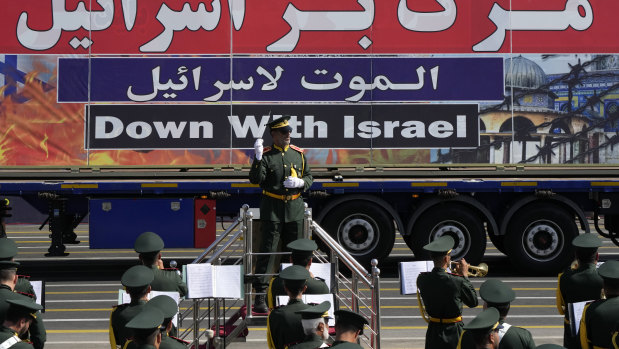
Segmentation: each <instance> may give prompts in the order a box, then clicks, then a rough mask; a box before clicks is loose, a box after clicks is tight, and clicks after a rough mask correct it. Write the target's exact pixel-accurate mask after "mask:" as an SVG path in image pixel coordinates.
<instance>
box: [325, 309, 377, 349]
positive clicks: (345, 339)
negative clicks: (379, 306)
mask: <svg viewBox="0 0 619 349" xmlns="http://www.w3.org/2000/svg"><path fill="white" fill-rule="evenodd" d="M334 313H335V341H334V342H333V345H332V347H336V348H338V349H360V348H362V347H361V346H360V345H359V337H360V336H361V335H363V327H364V326H365V325H369V322H368V320H367V319H366V318H365V317H363V316H361V315H359V314H357V313H353V312H352V311H350V310H345V309H340V310H336V311H335V312H334Z"/></svg>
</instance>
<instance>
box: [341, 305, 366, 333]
mask: <svg viewBox="0 0 619 349" xmlns="http://www.w3.org/2000/svg"><path fill="white" fill-rule="evenodd" d="M334 314H335V324H336V325H337V324H338V323H344V324H350V325H352V326H354V327H356V328H357V329H359V330H361V331H363V326H364V325H369V324H370V323H369V322H368V320H367V319H366V318H365V317H363V316H361V315H359V314H357V313H353V312H352V311H350V310H342V309H340V310H336V311H334Z"/></svg>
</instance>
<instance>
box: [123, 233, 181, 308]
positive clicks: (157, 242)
mask: <svg viewBox="0 0 619 349" xmlns="http://www.w3.org/2000/svg"><path fill="white" fill-rule="evenodd" d="M133 247H134V249H135V252H137V253H139V254H140V256H139V258H140V263H141V264H143V265H145V266H147V267H149V268H151V269H152V270H153V273H154V275H155V279H154V280H153V282H152V284H151V287H152V289H153V291H172V292H174V291H176V292H178V293H179V294H180V296H181V297H184V296H185V295H186V294H187V285H186V284H185V283H184V282H183V279H182V278H181V276H180V275H179V274H178V273H177V271H176V269H165V268H164V266H163V261H162V260H161V251H162V250H163V247H164V243H163V240H162V239H161V237H159V235H157V234H155V233H153V232H145V233H142V234H140V236H138V238H137V239H136V240H135V243H134V245H133Z"/></svg>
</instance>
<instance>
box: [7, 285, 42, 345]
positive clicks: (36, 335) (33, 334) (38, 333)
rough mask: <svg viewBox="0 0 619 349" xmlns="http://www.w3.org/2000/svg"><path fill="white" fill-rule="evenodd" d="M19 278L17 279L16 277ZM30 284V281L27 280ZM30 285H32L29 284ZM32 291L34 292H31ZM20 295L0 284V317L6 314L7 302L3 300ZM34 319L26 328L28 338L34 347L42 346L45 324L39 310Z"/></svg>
mask: <svg viewBox="0 0 619 349" xmlns="http://www.w3.org/2000/svg"><path fill="white" fill-rule="evenodd" d="M18 280H19V279H18ZM28 284H30V282H28ZM30 287H32V285H30ZM33 293H34V292H33ZM15 297H20V296H19V295H18V294H17V293H15V292H13V291H11V288H10V287H9V286H7V285H0V319H2V320H4V317H5V316H6V312H7V311H8V309H9V303H7V302H5V301H6V300H7V299H11V298H15ZM36 314H37V317H36V319H35V320H34V321H33V322H32V324H30V329H29V330H28V332H29V334H30V340H31V341H32V346H33V347H34V348H35V349H41V348H43V346H44V344H45V341H46V340H47V332H46V331H45V326H44V325H43V317H42V316H41V313H40V312H37V313H36Z"/></svg>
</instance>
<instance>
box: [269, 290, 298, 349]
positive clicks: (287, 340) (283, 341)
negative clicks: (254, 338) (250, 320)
mask: <svg viewBox="0 0 619 349" xmlns="http://www.w3.org/2000/svg"><path fill="white" fill-rule="evenodd" d="M305 307H307V305H306V304H305V303H303V301H302V300H300V299H291V300H290V301H289V302H288V304H287V305H284V306H282V307H278V308H275V309H273V310H272V311H271V313H270V314H269V317H268V318H267V344H268V346H269V348H270V349H273V348H275V349H284V348H286V347H287V346H289V345H293V344H296V343H299V342H301V341H302V340H303V339H304V338H305V333H304V332H303V325H302V324H301V315H300V314H296V313H295V311H299V310H303V309H305Z"/></svg>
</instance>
